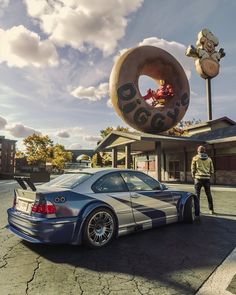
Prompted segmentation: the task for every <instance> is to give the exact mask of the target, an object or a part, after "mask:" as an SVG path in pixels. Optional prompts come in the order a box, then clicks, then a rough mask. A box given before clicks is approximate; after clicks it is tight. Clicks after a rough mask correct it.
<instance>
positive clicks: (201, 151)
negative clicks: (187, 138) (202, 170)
mask: <svg viewBox="0 0 236 295" xmlns="http://www.w3.org/2000/svg"><path fill="white" fill-rule="evenodd" d="M197 152H198V153H199V154H201V153H205V152H206V148H205V147H204V146H203V145H200V146H199V147H198V148H197Z"/></svg>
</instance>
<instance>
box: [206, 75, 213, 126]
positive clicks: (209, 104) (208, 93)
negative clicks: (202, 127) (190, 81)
mask: <svg viewBox="0 0 236 295" xmlns="http://www.w3.org/2000/svg"><path fill="white" fill-rule="evenodd" d="M206 92H207V111H208V121H211V120H212V102H211V78H206Z"/></svg>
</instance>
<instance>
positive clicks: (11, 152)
mask: <svg viewBox="0 0 236 295" xmlns="http://www.w3.org/2000/svg"><path fill="white" fill-rule="evenodd" d="M15 153H16V140H10V139H6V138H5V136H0V179H4V178H11V177H13V174H14V166H15Z"/></svg>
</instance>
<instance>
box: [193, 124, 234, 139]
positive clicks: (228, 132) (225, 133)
mask: <svg viewBox="0 0 236 295" xmlns="http://www.w3.org/2000/svg"><path fill="white" fill-rule="evenodd" d="M234 137H236V125H233V126H229V127H224V128H219V129H216V130H212V131H207V132H202V133H199V134H194V135H192V136H191V138H195V139H199V140H204V141H206V142H209V141H212V140H214V141H215V142H217V140H219V139H221V141H222V139H229V138H231V140H232V139H233V138H234Z"/></svg>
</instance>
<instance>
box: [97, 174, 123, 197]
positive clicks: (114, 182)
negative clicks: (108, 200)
mask: <svg viewBox="0 0 236 295" xmlns="http://www.w3.org/2000/svg"><path fill="white" fill-rule="evenodd" d="M92 190H93V191H94V192H95V193H112V192H125V191H127V187H126V184H125V182H124V180H123V178H122V177H121V175H120V173H116V172H115V173H109V174H106V175H104V176H102V177H101V178H99V179H98V180H97V181H96V182H95V183H94V184H93V185H92Z"/></svg>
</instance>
